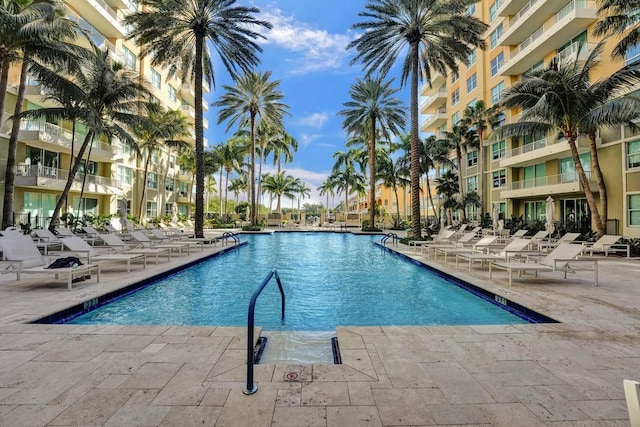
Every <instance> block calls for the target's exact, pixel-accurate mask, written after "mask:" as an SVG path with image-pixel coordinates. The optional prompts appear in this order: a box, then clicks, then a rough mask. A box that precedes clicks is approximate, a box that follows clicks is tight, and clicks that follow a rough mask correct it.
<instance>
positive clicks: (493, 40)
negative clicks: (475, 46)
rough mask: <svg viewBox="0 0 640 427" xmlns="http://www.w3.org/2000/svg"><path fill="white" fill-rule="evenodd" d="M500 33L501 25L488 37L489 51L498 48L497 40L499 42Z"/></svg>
mask: <svg viewBox="0 0 640 427" xmlns="http://www.w3.org/2000/svg"><path fill="white" fill-rule="evenodd" d="M502 31H503V27H502V24H500V25H498V26H497V27H496V29H495V30H493V31H492V32H491V34H490V35H489V47H490V48H491V49H493V48H495V47H496V46H498V40H500V37H502Z"/></svg>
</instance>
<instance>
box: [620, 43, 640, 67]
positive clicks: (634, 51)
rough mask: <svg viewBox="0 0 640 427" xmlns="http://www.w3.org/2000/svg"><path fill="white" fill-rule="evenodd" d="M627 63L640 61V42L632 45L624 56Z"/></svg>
mask: <svg viewBox="0 0 640 427" xmlns="http://www.w3.org/2000/svg"><path fill="white" fill-rule="evenodd" d="M624 59H625V63H626V64H627V65H628V64H632V63H634V62H638V61H640V43H638V44H636V45H634V46H632V47H631V48H630V49H629V50H628V51H627V54H626V55H625V57H624Z"/></svg>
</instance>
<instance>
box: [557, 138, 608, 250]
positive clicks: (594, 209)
mask: <svg viewBox="0 0 640 427" xmlns="http://www.w3.org/2000/svg"><path fill="white" fill-rule="evenodd" d="M567 140H568V142H569V148H570V149H571V158H572V159H573V163H574V165H575V168H576V172H577V173H578V179H579V180H580V185H581V186H582V190H583V191H584V196H585V198H586V199H587V205H588V206H589V210H590V211H591V219H592V221H593V222H594V223H595V225H596V233H597V234H598V238H600V237H602V236H603V235H604V234H605V231H606V228H605V227H603V226H602V220H601V218H600V213H599V211H598V205H597V204H596V199H595V197H593V193H592V192H591V189H590V188H589V179H588V178H587V174H586V173H585V172H584V168H583V167H582V163H580V155H579V154H578V148H577V147H576V138H573V137H572V138H567Z"/></svg>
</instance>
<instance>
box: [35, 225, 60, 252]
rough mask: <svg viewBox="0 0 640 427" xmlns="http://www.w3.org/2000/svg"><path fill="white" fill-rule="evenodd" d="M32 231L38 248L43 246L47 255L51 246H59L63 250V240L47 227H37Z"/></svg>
mask: <svg viewBox="0 0 640 427" xmlns="http://www.w3.org/2000/svg"><path fill="white" fill-rule="evenodd" d="M31 233H32V234H33V239H34V240H35V242H36V246H37V247H38V248H42V250H43V251H44V254H45V255H47V254H48V253H49V248H58V249H60V250H62V241H60V239H59V238H58V236H56V235H55V234H53V233H52V232H51V231H49V230H47V229H46V228H36V229H35V230H33V231H32V232H31Z"/></svg>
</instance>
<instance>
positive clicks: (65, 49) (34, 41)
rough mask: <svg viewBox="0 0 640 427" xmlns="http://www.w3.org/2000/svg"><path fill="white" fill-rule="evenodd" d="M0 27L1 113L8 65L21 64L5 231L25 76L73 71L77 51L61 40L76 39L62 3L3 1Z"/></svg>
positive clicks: (10, 149) (9, 152) (9, 216)
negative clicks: (46, 70)
mask: <svg viewBox="0 0 640 427" xmlns="http://www.w3.org/2000/svg"><path fill="white" fill-rule="evenodd" d="M0 26H1V28H2V31H1V32H0V33H1V34H0V46H1V48H0V114H3V113H4V104H5V99H6V94H7V85H8V78H9V66H10V65H11V64H12V63H19V64H20V66H19V70H20V82H19V85H18V93H17V99H16V104H15V108H14V114H13V117H12V118H13V123H12V127H11V134H10V137H9V144H8V150H7V161H6V172H5V182H4V202H3V203H4V204H3V215H2V226H3V228H6V227H8V226H9V225H13V200H14V182H15V172H16V170H15V169H16V151H17V148H18V133H19V131H20V118H21V113H22V107H23V103H24V96H25V90H26V81H27V78H28V75H29V73H30V71H32V69H33V68H36V67H42V65H43V64H45V65H51V66H53V67H56V68H59V69H66V68H75V66H71V65H70V64H72V63H73V64H77V61H78V58H77V57H76V55H75V54H74V51H77V50H78V49H74V48H73V47H72V45H70V44H67V43H64V42H61V41H60V40H73V39H74V38H75V37H76V36H77V32H76V30H75V28H76V27H75V25H74V24H73V23H72V22H71V21H69V20H67V19H65V18H64V5H63V4H62V3H61V2H56V1H33V0H31V1H28V0H25V1H15V0H5V1H3V2H2V4H1V5H0ZM1 119H2V118H0V120H1Z"/></svg>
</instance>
